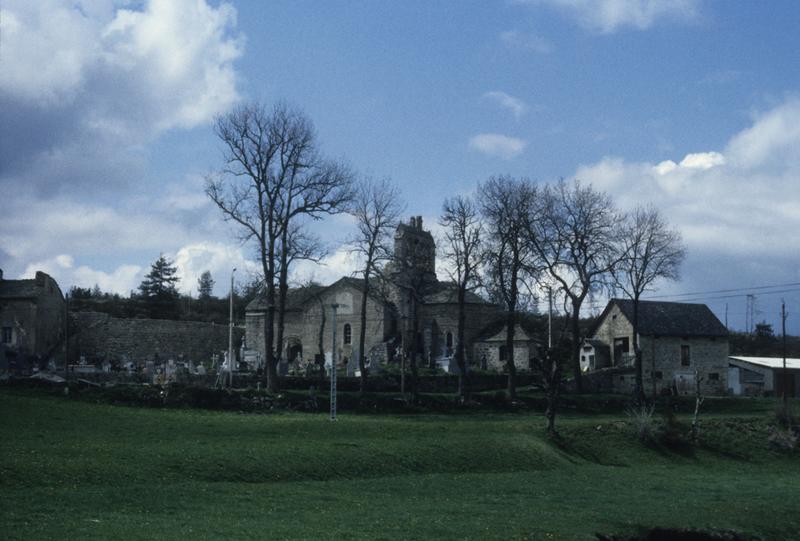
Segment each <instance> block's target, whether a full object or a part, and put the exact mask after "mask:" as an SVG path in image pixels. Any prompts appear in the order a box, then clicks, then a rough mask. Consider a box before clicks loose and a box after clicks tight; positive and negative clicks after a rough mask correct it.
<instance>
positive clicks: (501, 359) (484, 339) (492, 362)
mask: <svg viewBox="0 0 800 541" xmlns="http://www.w3.org/2000/svg"><path fill="white" fill-rule="evenodd" d="M506 329H507V326H506V325H505V324H504V323H503V322H502V321H498V322H497V324H496V325H492V326H490V327H488V328H487V329H485V330H484V332H483V334H482V335H481V336H480V337H479V338H478V339H477V340H476V341H475V344H474V346H473V349H474V355H473V358H474V359H476V363H477V364H476V367H477V368H480V369H481V370H488V371H494V372H505V371H506V363H507V362H508V346H507V345H506ZM540 347H541V343H540V341H539V340H538V339H536V338H535V331H534V330H533V329H531V328H530V327H528V326H527V325H525V324H519V323H517V325H516V327H514V366H515V367H516V369H517V370H522V371H525V370H531V369H532V368H533V367H532V366H531V361H532V360H533V359H534V358H536V357H537V356H539V348H540Z"/></svg>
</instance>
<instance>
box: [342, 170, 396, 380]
mask: <svg viewBox="0 0 800 541" xmlns="http://www.w3.org/2000/svg"><path fill="white" fill-rule="evenodd" d="M402 212H403V204H402V203H401V202H400V193H399V190H398V189H397V186H396V185H394V184H393V183H392V182H391V181H389V180H388V179H382V180H379V181H374V180H370V179H365V180H363V181H362V182H360V183H359V184H358V186H357V188H356V191H355V198H354V200H353V204H352V205H351V209H350V213H351V214H352V215H353V217H354V218H355V219H356V228H357V233H356V234H355V236H354V237H353V238H352V239H351V240H350V242H349V244H350V246H351V250H352V252H353V253H356V254H358V255H359V256H360V258H361V260H362V261H363V267H362V269H361V270H360V271H359V274H361V277H362V279H363V286H362V288H361V313H360V314H361V316H360V317H361V321H360V325H359V333H358V369H359V370H360V372H361V383H360V389H361V392H362V393H363V392H364V390H365V384H366V378H367V369H366V363H365V360H364V357H365V351H364V347H365V344H366V336H367V335H366V333H367V299H368V298H369V296H370V295H371V292H372V289H373V287H372V280H373V279H376V280H380V279H382V272H381V269H382V266H383V264H384V263H385V262H387V261H389V260H390V259H391V255H392V233H393V232H394V229H395V227H397V222H398V220H399V219H400V214H401V213H402Z"/></svg>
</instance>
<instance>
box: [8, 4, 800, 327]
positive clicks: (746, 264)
mask: <svg viewBox="0 0 800 541" xmlns="http://www.w3.org/2000/svg"><path fill="white" fill-rule="evenodd" d="M798 27H800V6H799V5H798V4H797V3H796V2H770V3H753V2H709V1H700V0H697V1H693V0H676V1H670V2H665V1H659V0H652V1H647V0H596V1H588V0H530V1H524V0H520V1H498V2H489V1H485V2H477V1H476V2H471V1H461V2H456V1H452V2H444V1H439V2H422V1H419V2H416V1H403V2H399V1H395V2H388V1H387V2H380V1H364V2H356V1H347V2H332V1H331V2H322V1H286V2H267V1H257V2H256V1H254V2H244V1H232V2H216V1H209V2H206V1H204V0H171V1H165V0H160V1H156V0H154V1H151V2H113V1H111V0H86V1H75V2H56V1H51V0H45V1H42V2H36V3H30V2H26V1H22V0H5V1H4V2H3V3H2V4H0V72H2V74H3V76H2V77H0V190H2V194H3V195H2V208H3V212H2V213H0V214H2V215H0V267H2V268H3V269H4V272H5V275H6V277H17V276H25V275H31V274H32V273H33V272H35V270H36V269H43V270H45V271H47V272H50V273H51V274H53V275H54V276H55V277H56V278H57V279H58V280H59V283H61V285H62V287H64V288H67V287H69V286H70V285H72V284H77V285H81V286H91V285H93V284H95V283H97V284H99V285H100V286H101V287H102V288H103V289H106V290H115V291H119V292H127V291H129V290H130V289H132V288H135V287H136V286H137V285H138V283H139V282H140V281H141V278H142V275H143V273H144V272H146V270H147V267H148V266H149V264H150V263H151V262H152V261H153V260H155V259H156V258H157V257H158V254H159V253H160V252H164V253H166V254H167V255H169V256H170V257H173V258H175V259H176V260H177V261H178V263H179V268H180V272H181V275H182V277H183V283H184V287H185V288H186V289H187V290H189V289H195V284H196V277H197V276H198V275H199V274H200V273H201V272H202V271H203V270H206V269H210V270H211V271H212V273H213V274H214V275H215V277H216V278H217V281H218V288H217V289H218V290H219V291H218V293H223V290H224V286H223V284H224V282H225V281H226V278H225V277H226V276H227V274H228V272H229V269H230V268H231V267H232V266H234V265H236V266H238V267H239V268H245V267H246V266H247V263H246V260H247V259H249V258H250V256H251V255H252V254H251V251H250V250H249V249H248V247H246V246H245V247H242V246H239V245H238V244H237V243H236V242H235V240H234V239H233V235H232V230H231V229H230V228H229V227H228V226H227V225H225V224H224V223H222V222H221V220H220V216H219V214H218V212H217V211H216V210H215V209H214V208H213V207H212V206H211V205H210V203H209V202H208V201H207V200H206V198H205V196H204V195H203V194H202V185H203V177H204V175H206V174H207V173H208V172H209V171H212V170H213V169H215V168H218V167H219V166H220V164H221V157H220V147H219V144H218V142H217V141H216V140H215V138H214V135H213V132H212V129H211V122H212V120H213V118H214V116H215V115H217V114H224V112H225V111H227V110H229V109H230V108H231V107H232V106H233V105H235V104H236V103H237V102H241V101H246V100H260V101H263V102H265V103H271V102H273V101H275V100H277V99H283V100H288V101H289V102H291V103H292V104H294V105H296V106H298V107H300V108H302V109H303V110H304V111H305V112H306V113H307V114H308V116H309V117H310V118H311V119H312V120H313V121H314V123H315V126H316V128H317V131H318V135H319V141H320V145H321V147H322V148H323V150H324V152H325V153H327V154H328V155H331V156H334V157H339V158H342V159H344V160H346V161H347V162H349V163H350V164H351V165H352V166H353V167H354V168H355V169H356V170H358V171H359V172H360V173H362V174H368V175H371V176H374V177H390V178H391V179H392V180H394V181H395V182H396V183H398V184H399V185H400V186H401V187H402V190H403V193H404V195H405V198H406V200H407V203H408V207H407V208H408V214H409V215H410V214H421V215H423V216H424V217H425V221H426V223H427V224H431V225H433V224H434V223H435V220H436V215H437V214H438V212H439V209H440V206H441V203H442V200H443V198H444V197H446V196H448V195H451V194H453V193H456V192H464V193H468V192H471V191H472V190H474V188H475V186H476V185H477V183H479V182H481V181H484V180H485V179H486V178H488V177H489V176H491V175H498V174H512V175H517V176H527V177H530V178H532V179H534V180H536V181H537V182H551V181H553V180H554V179H557V178H559V177H565V178H575V177H578V178H580V179H581V180H583V181H584V182H591V183H592V184H593V185H594V186H595V187H596V188H597V189H602V190H607V191H609V192H610V193H611V194H612V195H613V196H614V197H615V200H616V201H617V202H618V204H619V205H620V206H621V207H622V208H623V209H627V208H632V207H633V206H635V205H637V204H646V203H653V204H655V205H656V206H658V207H659V208H660V209H661V210H662V211H663V212H664V214H665V215H666V216H667V218H668V219H669V220H670V222H671V223H672V224H673V225H674V226H675V227H677V228H678V229H680V230H681V232H682V233H683V236H684V239H685V240H686V243H687V245H688V248H689V257H688V259H687V261H686V264H685V266H684V269H683V279H682V280H681V281H680V282H678V283H674V284H663V285H661V287H660V288H659V293H660V294H662V295H674V294H677V293H683V292H694V291H698V292H706V291H714V290H719V289H733V288H749V287H755V286H762V285H773V284H790V283H799V282H800V92H798V90H800V62H798V61H797V59H798V57H800V37H798V32H797V28H798ZM349 227H350V224H349V222H348V221H347V219H345V218H343V217H338V218H335V219H332V220H329V221H328V222H327V223H326V226H325V228H324V231H325V237H326V239H327V240H328V241H329V242H330V243H331V247H332V249H333V252H332V254H331V256H330V257H329V258H328V260H327V265H326V266H325V267H321V268H311V267H309V266H306V267H303V268H302V269H298V272H299V274H298V276H297V279H298V280H300V279H306V278H308V277H309V276H314V277H316V278H317V279H319V280H322V281H329V280H331V279H333V278H334V277H336V276H339V275H341V274H343V273H347V272H350V270H352V262H350V261H349V259H348V257H347V255H346V254H345V253H344V252H342V251H339V252H336V251H335V248H336V244H337V243H339V242H341V241H342V240H343V239H345V238H346V237H347V235H348V234H349ZM781 289H791V288H790V287H785V288H776V289H775V290H781ZM794 289H795V290H797V289H800V288H798V287H795V288H794ZM769 291H770V290H757V291H755V292H756V293H759V295H758V297H757V301H756V307H757V310H759V311H760V313H757V314H756V319H766V320H768V321H771V322H777V317H776V314H777V311H778V306H779V304H778V303H779V300H780V298H781V297H784V298H785V299H786V301H787V303H788V305H789V310H790V311H794V314H795V315H793V316H790V319H789V325H790V331H792V332H795V333H800V292H798V291H786V292H784V293H782V294H778V293H776V294H771V293H769ZM736 293H737V294H738V293H739V292H738V291H737V292H736ZM720 296H724V295H705V297H706V298H707V301H708V303H709V305H710V306H711V307H712V309H714V310H715V311H716V312H717V313H718V314H719V315H720V317H722V315H723V312H724V305H725V303H728V304H729V320H730V323H731V326H732V327H741V326H742V325H743V324H744V311H745V303H746V301H745V298H744V297H730V298H724V299H723V298H712V297H720ZM699 297H702V296H698V297H695V298H698V300H701V301H703V300H706V299H703V298H699ZM687 298H688V297H687ZM597 302H598V303H599V304H602V301H597Z"/></svg>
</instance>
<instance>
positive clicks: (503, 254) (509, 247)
mask: <svg viewBox="0 0 800 541" xmlns="http://www.w3.org/2000/svg"><path fill="white" fill-rule="evenodd" d="M479 191H480V197H481V213H482V215H483V219H484V223H485V227H486V243H485V245H484V246H485V249H484V252H483V260H484V262H485V275H486V285H487V287H488V289H489V291H490V294H491V295H492V297H493V299H495V300H496V301H498V302H499V303H500V304H501V305H502V306H503V308H504V310H505V313H506V344H505V348H506V367H507V369H508V394H509V398H516V394H517V390H516V374H517V369H516V366H515V364H514V331H515V327H516V324H517V319H518V317H517V315H518V312H519V310H520V307H521V301H522V298H523V293H524V290H525V289H526V288H527V289H529V288H528V285H529V284H528V283H527V280H529V279H530V278H531V277H532V275H535V273H536V272H537V265H536V258H535V257H534V256H535V253H534V252H532V251H531V245H530V243H529V242H527V241H526V238H525V235H524V231H525V225H526V224H527V223H528V222H529V221H531V219H532V218H531V216H533V215H535V214H536V207H535V202H536V197H537V191H536V188H535V187H534V186H533V185H532V184H531V183H530V182H529V181H527V180H517V179H514V178H511V177H497V178H490V179H489V180H488V181H487V182H486V183H485V184H483V185H481V186H480V187H479Z"/></svg>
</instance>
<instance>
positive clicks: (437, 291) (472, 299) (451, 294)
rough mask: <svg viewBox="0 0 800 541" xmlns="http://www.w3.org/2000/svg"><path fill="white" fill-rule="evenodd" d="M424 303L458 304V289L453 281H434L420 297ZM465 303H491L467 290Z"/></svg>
mask: <svg viewBox="0 0 800 541" xmlns="http://www.w3.org/2000/svg"><path fill="white" fill-rule="evenodd" d="M422 302H423V303H424V304H458V289H457V287H456V284H455V283H454V282H436V283H434V284H432V285H431V288H430V290H429V291H428V292H426V293H425V295H423V297H422ZM466 302H467V304H491V303H489V302H488V301H486V300H484V299H483V298H482V297H481V296H480V295H477V294H476V293H474V292H472V291H467V295H466Z"/></svg>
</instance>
